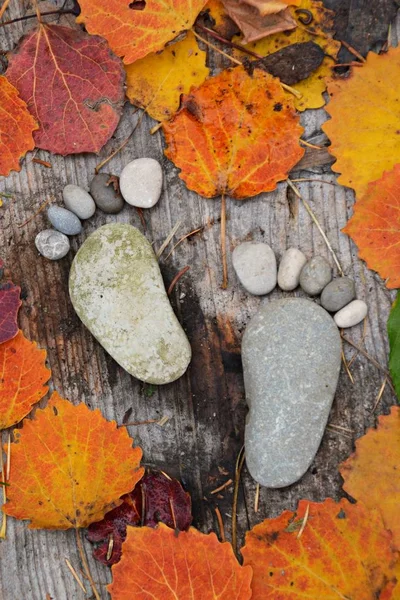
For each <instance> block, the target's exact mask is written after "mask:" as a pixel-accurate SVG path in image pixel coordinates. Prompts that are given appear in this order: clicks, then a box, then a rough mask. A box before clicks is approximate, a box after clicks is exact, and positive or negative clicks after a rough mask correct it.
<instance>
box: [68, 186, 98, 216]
mask: <svg viewBox="0 0 400 600" xmlns="http://www.w3.org/2000/svg"><path fill="white" fill-rule="evenodd" d="M63 198H64V204H65V206H66V207H67V208H68V210H70V211H71V212H73V213H74V214H75V215H76V216H77V217H79V218H80V219H90V217H93V215H94V213H95V212H96V205H95V203H94V200H93V198H92V196H91V195H90V194H88V193H87V192H86V191H85V190H84V189H82V188H81V187H79V185H73V184H72V183H70V184H68V185H66V186H65V188H64V189H63Z"/></svg>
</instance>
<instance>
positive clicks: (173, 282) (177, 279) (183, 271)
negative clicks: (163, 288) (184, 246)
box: [167, 265, 190, 296]
mask: <svg viewBox="0 0 400 600" xmlns="http://www.w3.org/2000/svg"><path fill="white" fill-rule="evenodd" d="M189 269H190V267H189V265H187V266H186V267H183V269H181V270H180V271H179V273H177V274H176V275H175V277H174V278H173V280H172V281H171V285H170V286H169V288H168V291H167V296H170V295H171V294H172V292H173V290H174V287H175V286H176V284H177V283H178V281H179V280H180V278H181V277H182V275H184V274H185V273H187V271H189Z"/></svg>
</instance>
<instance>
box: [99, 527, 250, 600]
mask: <svg viewBox="0 0 400 600" xmlns="http://www.w3.org/2000/svg"><path fill="white" fill-rule="evenodd" d="M112 575H113V582H112V583H111V585H109V586H108V588H107V589H108V591H109V592H110V594H111V598H112V600H142V599H144V598H152V599H153V600H188V598H190V599H191V600H215V599H216V598H218V600H248V599H250V598H251V597H252V596H251V589H250V583H251V569H250V567H241V566H240V565H239V563H238V562H237V560H236V558H235V556H234V554H233V550H232V546H231V545H230V544H228V543H227V542H225V543H224V544H221V543H220V542H219V541H218V539H217V536H216V535H215V534H214V533H210V534H209V535H204V534H203V533H200V532H199V531H197V530H196V529H194V528H192V527H191V528H190V529H189V531H188V532H180V533H177V532H175V531H174V530H173V529H169V528H168V527H167V526H166V525H164V524H162V523H161V524H160V525H158V527H157V529H151V528H150V527H128V535H127V539H126V541H125V542H124V544H123V546H122V558H121V560H120V561H119V563H117V564H116V565H114V566H113V567H112Z"/></svg>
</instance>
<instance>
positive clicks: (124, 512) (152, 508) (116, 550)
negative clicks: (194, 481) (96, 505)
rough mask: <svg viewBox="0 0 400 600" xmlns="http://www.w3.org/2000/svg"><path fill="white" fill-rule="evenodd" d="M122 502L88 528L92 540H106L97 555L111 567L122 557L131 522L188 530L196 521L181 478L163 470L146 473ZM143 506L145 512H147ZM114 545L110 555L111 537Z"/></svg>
mask: <svg viewBox="0 0 400 600" xmlns="http://www.w3.org/2000/svg"><path fill="white" fill-rule="evenodd" d="M122 500H123V502H122V504H121V506H118V507H117V508H114V509H113V510H112V511H110V512H109V513H107V514H106V515H105V517H104V519H103V520H102V521H99V522H98V523H92V524H91V525H90V526H89V528H88V535H87V538H88V540H89V541H90V542H94V543H95V542H102V543H101V544H100V545H99V546H98V547H97V548H96V549H95V550H94V551H93V556H94V557H95V558H97V560H99V561H100V562H102V563H104V564H105V565H108V566H111V565H114V564H115V563H117V562H118V561H119V560H120V558H121V549H122V542H123V541H124V540H125V538H126V528H127V526H128V525H132V526H139V525H145V526H149V527H155V526H156V525H157V524H158V523H164V524H165V525H167V526H168V527H171V528H172V529H179V530H180V531H183V530H186V529H188V528H189V527H190V524H191V522H192V502H191V498H190V495H189V494H188V493H187V492H185V490H184V489H183V487H182V486H181V484H180V483H179V481H177V480H176V479H168V478H167V477H165V475H164V474H163V473H161V472H149V473H146V474H145V475H144V477H143V479H141V480H140V481H139V483H138V484H137V485H136V486H135V488H134V490H133V491H132V492H131V493H130V494H126V495H125V496H123V497H122ZM143 507H144V508H145V512H144V514H143ZM110 536H112V539H113V548H112V553H111V556H108V549H109V539H110Z"/></svg>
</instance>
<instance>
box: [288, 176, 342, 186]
mask: <svg viewBox="0 0 400 600" xmlns="http://www.w3.org/2000/svg"><path fill="white" fill-rule="evenodd" d="M291 181H292V183H301V182H303V181H309V182H311V183H313V182H314V181H317V182H319V183H327V184H329V185H337V183H336V181H325V179H312V178H311V177H300V179H292V180H291Z"/></svg>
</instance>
